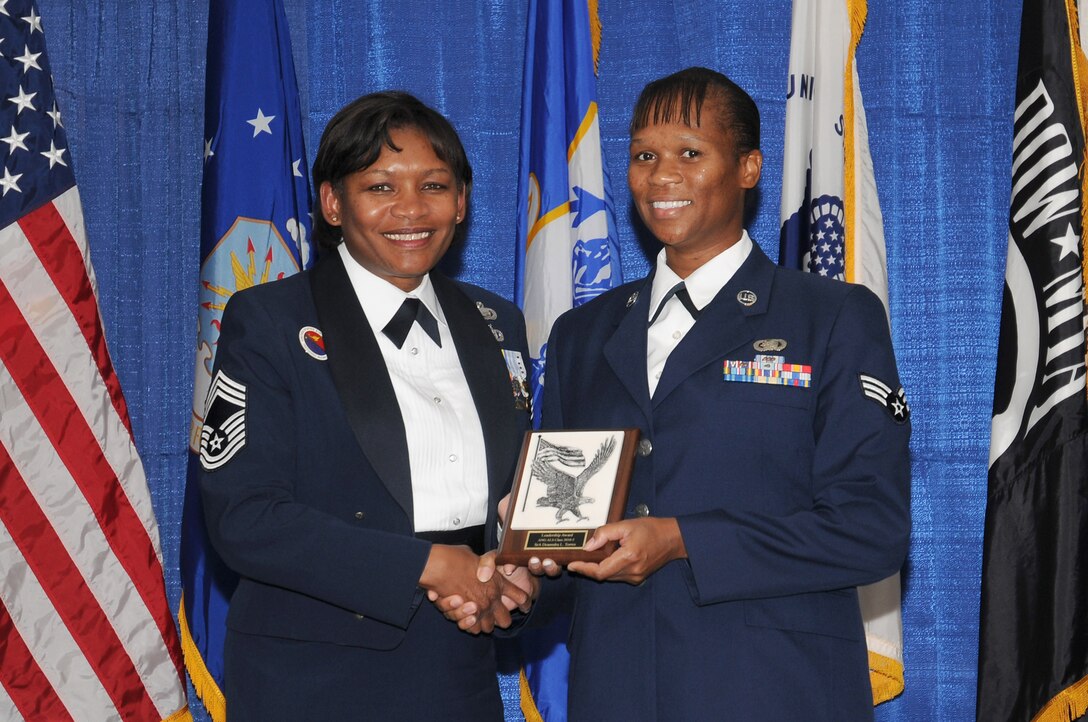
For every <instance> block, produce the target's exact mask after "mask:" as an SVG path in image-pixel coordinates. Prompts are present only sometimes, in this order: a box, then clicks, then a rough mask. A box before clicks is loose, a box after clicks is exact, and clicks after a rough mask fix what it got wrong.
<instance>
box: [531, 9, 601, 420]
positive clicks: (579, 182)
mask: <svg viewBox="0 0 1088 722" xmlns="http://www.w3.org/2000/svg"><path fill="white" fill-rule="evenodd" d="M599 47H600V23H599V22H598V21H597V18H596V14H595V13H593V14H592V15H591V13H590V8H589V4H588V2H587V0H534V1H533V2H531V3H530V5H529V29H528V39H527V45H526V51H525V81H524V88H525V90H524V94H523V96H522V107H521V165H520V174H519V180H518V199H519V208H518V245H517V264H518V265H517V278H516V282H515V283H516V290H517V295H518V302H519V303H520V304H521V306H522V308H523V310H524V312H525V322H526V326H527V332H528V336H529V352H530V353H531V354H532V357H533V389H534V390H533V400H534V402H537V403H534V404H533V409H534V416H535V417H536V418H537V419H538V420H539V408H540V404H539V403H538V402H539V399H540V387H539V383H540V379H541V374H542V372H543V360H544V356H545V352H544V345H545V343H546V342H547V340H548V334H549V333H550V332H551V327H552V322H554V321H555V319H556V318H557V317H558V316H559V314H561V313H562V312H563V311H566V310H567V309H569V308H571V307H572V306H577V305H580V304H582V303H584V302H586V301H588V300H589V299H591V298H593V297H594V296H597V295H598V294H600V293H601V292H603V291H606V290H608V289H610V288H614V287H616V286H618V285H619V284H620V283H621V281H622V279H621V277H620V270H619V245H618V242H617V236H616V223H615V214H614V210H613V206H612V193H611V191H610V189H609V181H608V172H607V170H606V169H605V166H604V162H603V160H602V158H601V134H600V127H599V120H598V117H597V76H596V57H597V54H598V51H599Z"/></svg>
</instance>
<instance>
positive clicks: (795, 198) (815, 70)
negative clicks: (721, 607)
mask: <svg viewBox="0 0 1088 722" xmlns="http://www.w3.org/2000/svg"><path fill="white" fill-rule="evenodd" d="M866 14H867V6H866V3H865V2H864V0H794V3H793V26H792V35H791V38H790V63H789V79H788V85H787V90H786V98H787V99H786V142H785V150H784V154H783V155H784V158H783V168H782V213H781V221H782V229H781V239H780V248H779V263H780V264H781V265H783V266H788V267H791V268H800V269H803V270H806V271H809V272H812V273H818V274H820V275H822V276H827V277H829V278H837V279H840V280H845V281H848V282H851V283H860V284H863V285H865V286H867V287H868V288H869V289H870V290H872V291H873V292H874V293H875V294H876V295H877V296H879V297H880V299H881V300H882V301H883V302H884V308H885V309H887V308H888V273H887V267H886V256H885V247H884V219H883V217H882V216H881V213H880V202H879V199H878V198H877V192H876V178H875V175H874V173H873V162H872V158H871V157H870V155H869V133H868V127H867V125H866V120H865V108H864V106H863V104H862V99H861V89H860V85H859V80H858V72H857V66H856V63H855V55H856V50H857V46H858V42H859V41H860V40H861V34H862V31H863V30H864V28H865V18H866ZM858 595H859V599H860V602H861V610H862V616H863V618H864V620H865V640H866V643H867V645H868V647H869V678H870V681H871V683H872V687H873V704H880V703H881V702H886V701H887V700H889V699H892V698H893V697H895V696H897V695H898V694H899V693H900V692H902V691H903V622H902V613H901V610H900V583H899V575H898V574H896V575H895V576H892V577H889V578H887V579H885V580H882V581H880V582H877V583H875V584H870V585H868V586H865V587H860V588H859V589H858Z"/></svg>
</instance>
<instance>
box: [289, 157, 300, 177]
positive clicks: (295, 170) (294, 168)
mask: <svg viewBox="0 0 1088 722" xmlns="http://www.w3.org/2000/svg"><path fill="white" fill-rule="evenodd" d="M300 163H302V159H301V158H299V159H298V160H296V161H295V162H294V163H292V164H291V173H293V174H294V175H295V176H296V177H298V178H302V177H303V176H302V171H301V170H299V168H298V166H299V164H300Z"/></svg>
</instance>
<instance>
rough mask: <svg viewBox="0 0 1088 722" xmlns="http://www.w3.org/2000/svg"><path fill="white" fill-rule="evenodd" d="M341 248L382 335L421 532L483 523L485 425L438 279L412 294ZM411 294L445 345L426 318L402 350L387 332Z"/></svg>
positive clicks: (377, 332) (373, 326)
mask: <svg viewBox="0 0 1088 722" xmlns="http://www.w3.org/2000/svg"><path fill="white" fill-rule="evenodd" d="M338 251H339V252H340V257H341V258H342V259H343V261H344V268H346V269H347V272H348V278H349V279H350V280H351V285H352V287H353V288H354V289H355V295H356V296H357V297H358V298H359V304H360V305H361V306H362V307H363V313H365V314H366V318H367V321H369V323H370V328H371V330H373V331H374V336H375V337H376V338H377V339H378V348H380V349H381V352H382V357H383V358H384V359H385V366H386V369H387V370H388V371H389V378H390V379H391V380H392V382H393V391H394V392H396V395H397V403H398V405H399V406H400V413H401V417H402V418H403V419H404V428H405V430H406V433H407V437H408V461H409V464H410V466H411V472H412V510H413V512H414V517H415V518H414V520H413V521H414V524H415V530H416V531H417V532H420V531H449V530H453V529H463V528H465V527H470V526H476V525H479V524H483V523H484V521H485V520H486V517H487V492H488V488H487V460H486V456H485V449H484V434H483V428H482V426H481V424H480V417H479V415H478V414H477V413H476V405H475V403H473V401H472V393H471V391H469V388H468V382H467V381H466V380H465V374H464V371H463V370H462V369H461V361H460V359H459V358H458V356H457V349H456V348H455V347H454V345H453V337H452V336H451V335H450V328H449V325H448V324H447V323H446V317H445V315H444V314H443V313H442V307H441V306H440V305H439V304H438V298H437V297H436V296H435V293H434V286H433V285H431V277H430V276H429V275H428V276H424V277H423V281H422V282H421V283H420V284H419V286H418V287H417V288H415V289H413V290H412V291H411V292H410V293H405V292H404V291H401V290H400V289H399V288H397V287H396V286H394V285H392V284H391V283H389V282H388V281H386V280H385V279H382V278H379V277H378V276H376V275H374V274H373V273H371V272H370V271H368V270H367V269H365V268H363V267H362V266H360V265H359V264H358V263H357V262H356V261H355V259H353V258H352V257H351V254H349V253H348V251H347V248H346V246H344V244H341V245H340V247H339V248H338ZM408 297H413V298H418V299H419V300H420V301H422V302H423V305H424V306H426V307H427V310H428V311H430V312H431V314H432V315H433V316H434V317H435V318H436V319H437V320H438V330H439V334H440V336H441V338H442V346H441V347H439V346H438V345H437V344H435V343H434V341H432V340H431V337H430V336H428V335H427V333H426V332H425V331H424V330H423V329H422V328H420V326H419V324H418V323H414V324H412V328H411V330H410V331H409V332H408V338H407V339H405V341H404V345H403V346H402V347H401V348H399V349H398V348H397V347H396V345H395V344H394V343H393V342H392V341H390V340H389V338H388V337H387V336H386V335H385V334H384V333H382V329H383V328H385V325H386V324H387V323H389V321H390V319H392V318H393V315H394V314H395V313H396V312H397V310H398V309H399V308H400V306H401V304H402V303H403V302H404V299H406V298H408ZM359 373H365V369H360V370H359Z"/></svg>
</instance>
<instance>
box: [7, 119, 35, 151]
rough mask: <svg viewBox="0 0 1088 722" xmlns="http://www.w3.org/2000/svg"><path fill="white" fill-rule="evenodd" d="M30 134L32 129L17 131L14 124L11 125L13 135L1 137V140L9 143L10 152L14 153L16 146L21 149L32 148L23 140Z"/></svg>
mask: <svg viewBox="0 0 1088 722" xmlns="http://www.w3.org/2000/svg"><path fill="white" fill-rule="evenodd" d="M28 135H30V131H27V132H26V133H16V132H15V126H14V125H13V126H11V135H9V136H8V137H7V138H0V142H4V143H7V144H8V153H14V152H15V149H16V148H19V149H20V150H30V149H29V148H27V147H26V143H24V142H23V140H25V139H26V137H27V136H28Z"/></svg>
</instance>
